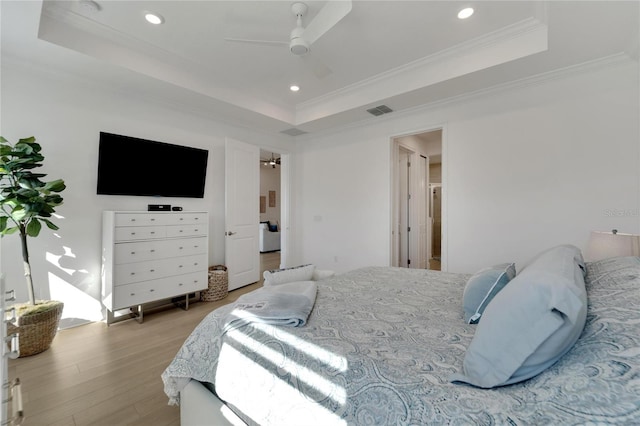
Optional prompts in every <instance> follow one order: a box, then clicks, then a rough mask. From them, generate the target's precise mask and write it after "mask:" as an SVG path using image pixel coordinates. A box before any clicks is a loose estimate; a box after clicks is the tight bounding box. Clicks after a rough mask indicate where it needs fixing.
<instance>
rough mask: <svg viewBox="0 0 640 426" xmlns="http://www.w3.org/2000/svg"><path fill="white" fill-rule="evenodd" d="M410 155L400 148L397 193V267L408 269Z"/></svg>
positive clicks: (409, 245) (409, 242) (409, 244)
mask: <svg viewBox="0 0 640 426" xmlns="http://www.w3.org/2000/svg"><path fill="white" fill-rule="evenodd" d="M410 164H411V153H410V152H409V151H407V150H405V149H404V148H402V147H401V148H400V150H399V155H398V184H399V187H398V193H399V194H400V199H399V206H398V248H399V250H398V266H399V267H401V268H409V267H410V264H411V258H410V248H411V241H410V235H411V234H410V229H411V228H410V220H409V217H410V205H411V194H410V192H409V184H410V179H409V176H410V174H411V166H410Z"/></svg>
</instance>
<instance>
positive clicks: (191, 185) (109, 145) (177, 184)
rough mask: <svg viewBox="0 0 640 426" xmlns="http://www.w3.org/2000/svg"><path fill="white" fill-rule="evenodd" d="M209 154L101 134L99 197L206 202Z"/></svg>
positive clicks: (166, 144) (202, 151)
mask: <svg viewBox="0 0 640 426" xmlns="http://www.w3.org/2000/svg"><path fill="white" fill-rule="evenodd" d="M208 156H209V151H207V150H204V149H198V148H191V147H187V146H180V145H173V144H168V143H163V142H155V141H150V140H145V139H138V138H133V137H129V136H121V135H115V134H113V133H106V132H100V147H99V153H98V191H97V192H98V194H106V195H150V196H161V197H188V198H203V197H204V184H205V178H206V173H207V159H208Z"/></svg>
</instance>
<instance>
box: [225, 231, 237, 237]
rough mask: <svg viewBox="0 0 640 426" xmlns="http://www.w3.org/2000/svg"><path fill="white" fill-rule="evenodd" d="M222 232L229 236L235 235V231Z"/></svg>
mask: <svg viewBox="0 0 640 426" xmlns="http://www.w3.org/2000/svg"><path fill="white" fill-rule="evenodd" d="M224 234H225V235H229V236H231V235H235V234H236V233H235V232H231V231H228V232H225V233H224Z"/></svg>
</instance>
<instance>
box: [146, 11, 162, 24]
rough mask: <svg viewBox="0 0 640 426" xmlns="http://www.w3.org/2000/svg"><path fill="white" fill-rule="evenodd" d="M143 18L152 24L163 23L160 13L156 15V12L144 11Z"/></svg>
mask: <svg viewBox="0 0 640 426" xmlns="http://www.w3.org/2000/svg"><path fill="white" fill-rule="evenodd" d="M144 19H146V20H147V22H149V23H150V24H153V25H160V24H163V23H164V18H163V17H162V15H158V14H157V13H153V12H145V13H144Z"/></svg>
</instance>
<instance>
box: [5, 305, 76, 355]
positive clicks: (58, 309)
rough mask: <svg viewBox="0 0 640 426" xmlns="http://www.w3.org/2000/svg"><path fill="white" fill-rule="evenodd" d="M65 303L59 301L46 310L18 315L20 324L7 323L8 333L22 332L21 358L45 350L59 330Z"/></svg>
mask: <svg viewBox="0 0 640 426" xmlns="http://www.w3.org/2000/svg"><path fill="white" fill-rule="evenodd" d="M63 308H64V304H63V303H62V302H58V303H56V304H55V305H53V306H52V307H51V309H48V310H46V311H42V312H37V313H34V314H29V315H22V316H20V317H18V325H17V326H15V325H13V324H12V323H7V335H11V334H13V333H19V334H20V337H19V339H20V358H22V357H25V356H31V355H35V354H39V353H40V352H44V351H46V350H47V349H49V347H50V346H51V342H53V338H54V337H55V336H56V333H57V331H58V324H59V323H60V317H61V316H62V309H63Z"/></svg>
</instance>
